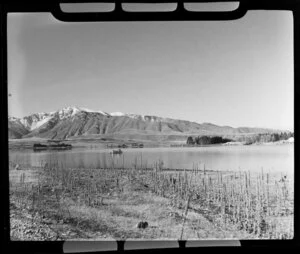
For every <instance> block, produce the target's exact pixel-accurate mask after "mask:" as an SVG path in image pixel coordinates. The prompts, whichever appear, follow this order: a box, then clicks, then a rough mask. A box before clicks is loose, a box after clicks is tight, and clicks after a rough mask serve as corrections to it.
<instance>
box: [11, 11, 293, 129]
mask: <svg viewBox="0 0 300 254" xmlns="http://www.w3.org/2000/svg"><path fill="white" fill-rule="evenodd" d="M293 88H294V83H293V17H292V13H291V12H287V11H268V12H267V11H250V12H248V13H247V14H246V15H245V16H244V17H243V18H242V19H240V20H234V21H222V22H221V21H206V22H203V21H200V22H124V23H118V22H111V23H63V22H60V21H57V20H55V18H54V17H52V15H51V14H47V13H41V14H33V13H31V14H29V13H28V14H9V16H8V91H9V93H11V94H12V96H10V97H9V115H12V116H16V117H23V116H25V115H29V114H31V113H35V112H50V111H54V110H57V109H60V108H62V107H65V106H70V105H77V106H81V107H86V108H90V109H95V110H103V111H106V112H114V111H121V112H125V113H137V114H144V115H146V114H149V115H157V116H162V117H171V118H177V119H184V120H189V121H195V122H199V123H202V122H211V123H214V124H218V125H230V126H233V127H238V126H249V127H269V128H279V129H289V130H293V125H294V122H293V114H294V112H293V111H294V109H293V105H294V101H293V93H294V91H293Z"/></svg>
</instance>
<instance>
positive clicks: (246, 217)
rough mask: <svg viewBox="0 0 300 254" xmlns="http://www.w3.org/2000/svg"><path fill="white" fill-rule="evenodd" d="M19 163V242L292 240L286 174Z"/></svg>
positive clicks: (15, 211)
mask: <svg viewBox="0 0 300 254" xmlns="http://www.w3.org/2000/svg"><path fill="white" fill-rule="evenodd" d="M14 166H15V165H14V163H11V167H10V202H11V225H12V227H11V237H12V239H13V240H59V239H76V240H78V239H97V240H104V239H105V240H111V239H172V240H178V239H224V238H226V239H251V238H255V239H257V238H265V239H283V238H285V239H286V238H293V182H292V181H291V179H289V177H288V176H284V175H281V174H276V175H271V174H269V173H264V172H261V173H258V174H250V172H236V173H234V172H223V173H221V172H204V171H200V170H197V168H195V169H194V170H192V171H181V172H172V171H164V170H163V168H162V164H160V163H159V162H158V163H157V164H156V167H155V168H154V169H153V170H150V171H149V170H142V169H132V170H122V169H67V168H65V167H63V166H60V165H58V164H55V163H52V164H51V165H49V164H47V165H44V166H43V167H37V168H27V169H25V168H23V170H15V169H14ZM140 222H147V225H146V226H144V227H143V226H139V224H140V225H141V223H140Z"/></svg>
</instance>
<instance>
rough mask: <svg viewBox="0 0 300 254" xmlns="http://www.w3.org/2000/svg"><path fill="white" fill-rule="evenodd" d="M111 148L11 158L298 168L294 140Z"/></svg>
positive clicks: (86, 164) (68, 163) (93, 164)
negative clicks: (118, 152) (117, 151)
mask: <svg viewBox="0 0 300 254" xmlns="http://www.w3.org/2000/svg"><path fill="white" fill-rule="evenodd" d="M110 151H111V150H108V149H83V148H77V149H76V148H74V149H72V150H69V151H41V152H33V151H30V150H29V151H10V153H9V159H10V160H11V161H15V162H17V163H23V164H27V165H32V166H40V165H44V164H45V163H47V162H48V163H49V162H55V163H58V164H59V165H61V166H65V167H76V168H78V167H83V168H105V167H115V168H117V167H119V168H122V167H125V168H129V167H134V166H137V167H141V166H142V167H147V168H150V167H153V165H154V164H155V163H156V162H158V161H159V160H162V161H163V163H164V165H163V166H164V167H165V168H174V169H179V168H180V169H184V168H186V169H192V168H193V167H196V165H197V167H198V168H199V169H203V168H204V167H205V168H206V169H210V170H251V171H261V169H262V167H263V169H264V170H266V171H269V170H270V171H272V172H274V171H276V172H287V173H289V174H290V173H293V172H294V144H283V145H253V146H211V147H178V148H174V147H172V148H135V149H123V154H122V155H112V154H110Z"/></svg>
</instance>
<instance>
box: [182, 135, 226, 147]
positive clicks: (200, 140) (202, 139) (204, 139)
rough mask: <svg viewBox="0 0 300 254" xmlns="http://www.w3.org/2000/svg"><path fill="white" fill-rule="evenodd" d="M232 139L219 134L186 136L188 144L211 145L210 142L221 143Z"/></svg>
mask: <svg viewBox="0 0 300 254" xmlns="http://www.w3.org/2000/svg"><path fill="white" fill-rule="evenodd" d="M230 141H232V140H231V139H228V138H223V137H220V136H198V137H192V136H190V137H188V139H187V142H186V143H187V144H188V145H211V144H222V143H227V142H230Z"/></svg>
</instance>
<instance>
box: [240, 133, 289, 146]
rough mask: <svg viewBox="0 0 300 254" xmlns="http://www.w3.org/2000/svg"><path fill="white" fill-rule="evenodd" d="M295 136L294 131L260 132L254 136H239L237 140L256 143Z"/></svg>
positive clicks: (247, 143) (248, 143)
mask: <svg viewBox="0 0 300 254" xmlns="http://www.w3.org/2000/svg"><path fill="white" fill-rule="evenodd" d="M291 137H294V133H292V132H281V133H260V134H257V135H252V136H242V137H238V138H237V141H240V142H245V144H246V145H250V144H254V143H266V142H276V141H280V140H287V139H289V138H291Z"/></svg>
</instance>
